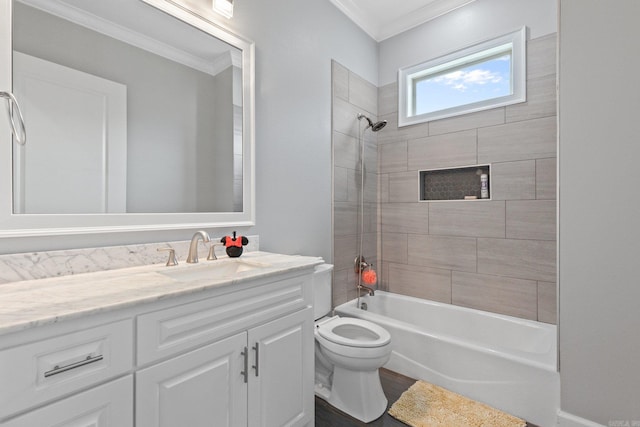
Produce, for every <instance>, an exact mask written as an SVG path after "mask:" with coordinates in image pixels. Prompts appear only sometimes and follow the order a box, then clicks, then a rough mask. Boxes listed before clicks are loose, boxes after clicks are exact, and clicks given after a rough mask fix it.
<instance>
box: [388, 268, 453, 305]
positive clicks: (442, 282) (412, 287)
mask: <svg viewBox="0 0 640 427" xmlns="http://www.w3.org/2000/svg"><path fill="white" fill-rule="evenodd" d="M388 269H389V273H388V274H389V277H388V283H389V290H390V291H391V292H395V293H399V294H402V295H409V296H412V297H416V298H424V299H429V300H432V301H440V302H445V303H449V304H450V303H451V271H450V270H444V269H440V268H429V267H419V266H415V265H403V264H393V263H390V264H389V266H388Z"/></svg>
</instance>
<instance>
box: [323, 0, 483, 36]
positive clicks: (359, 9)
mask: <svg viewBox="0 0 640 427" xmlns="http://www.w3.org/2000/svg"><path fill="white" fill-rule="evenodd" d="M329 1H331V3H333V5H334V6H336V7H337V8H338V9H339V10H340V11H341V12H342V13H344V14H345V15H347V17H348V18H349V19H351V20H352V21H353V22H354V23H355V24H356V25H358V26H359V27H360V28H362V30H364V32H366V33H367V34H368V35H369V36H370V37H371V38H373V39H374V40H376V41H377V42H381V41H383V40H386V39H388V38H390V37H393V36H395V35H398V34H400V33H403V32H405V31H407V30H410V29H411V28H414V27H417V26H418V25H421V24H424V23H425V22H428V21H430V20H432V19H435V18H437V17H439V16H442V15H444V14H445V13H448V12H451V11H452V10H455V9H457V8H459V7H462V6H464V5H466V4H469V3H471V2H472V1H474V0H432V1H429V2H427V4H425V5H424V6H422V7H420V8H418V9H414V10H407V11H406V12H405V13H402V14H401V15H399V16H397V14H391V13H389V14H385V15H383V16H387V18H385V19H383V20H381V19H379V18H377V17H376V16H375V15H374V14H372V13H370V12H369V11H368V10H367V9H365V7H364V6H363V5H365V4H366V2H367V0H329ZM398 4H401V3H398V2H389V7H397V5H398ZM389 17H391V18H389Z"/></svg>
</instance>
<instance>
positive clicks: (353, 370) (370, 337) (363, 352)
mask: <svg viewBox="0 0 640 427" xmlns="http://www.w3.org/2000/svg"><path fill="white" fill-rule="evenodd" d="M332 270H333V265H331V264H322V265H319V266H317V267H316V269H315V272H314V274H313V308H314V315H315V325H314V334H315V393H316V396H319V397H320V398H322V399H324V400H326V401H327V402H328V403H329V404H330V405H332V406H333V407H335V408H337V409H339V410H341V411H342V412H345V413H346V414H348V415H351V416H352V417H354V418H357V419H358V420H360V421H363V422H365V423H368V422H370V421H373V420H375V419H376V418H378V417H380V416H381V415H382V414H383V413H384V412H385V410H386V409H387V398H386V396H385V395H384V392H383V391H382V385H381V384H380V376H379V373H378V369H379V368H380V367H382V365H384V364H385V363H387V361H388V360H389V357H390V356H391V335H390V334H389V332H388V331H387V330H386V329H384V328H383V327H381V326H378V325H376V324H375V323H372V322H369V321H367V320H362V319H354V318H349V317H339V316H333V317H327V316H328V315H329V314H330V313H331V271H332Z"/></svg>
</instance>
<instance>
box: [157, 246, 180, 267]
mask: <svg viewBox="0 0 640 427" xmlns="http://www.w3.org/2000/svg"><path fill="white" fill-rule="evenodd" d="M158 252H169V259H168V260H167V267H171V266H174V265H178V259H177V258H176V250H175V249H173V248H158Z"/></svg>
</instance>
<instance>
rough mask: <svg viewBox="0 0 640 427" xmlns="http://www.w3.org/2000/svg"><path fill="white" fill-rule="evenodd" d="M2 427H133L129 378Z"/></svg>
mask: <svg viewBox="0 0 640 427" xmlns="http://www.w3.org/2000/svg"><path fill="white" fill-rule="evenodd" d="M0 426H2V427H34V426H38V427H133V378H132V376H131V375H129V376H127V377H124V378H121V379H119V380H116V381H112V382H110V383H107V384H104V385H101V386H98V387H94V388H92V389H89V390H87V391H84V392H82V393H78V394H76V395H74V396H71V397H68V398H66V399H63V400H60V401H58V402H55V403H52V404H50V405H47V406H45V407H43V408H40V409H37V410H35V411H32V412H29V413H27V414H25V415H22V416H20V417H17V418H14V419H12V420H10V421H7V422H5V423H1V424H0Z"/></svg>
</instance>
